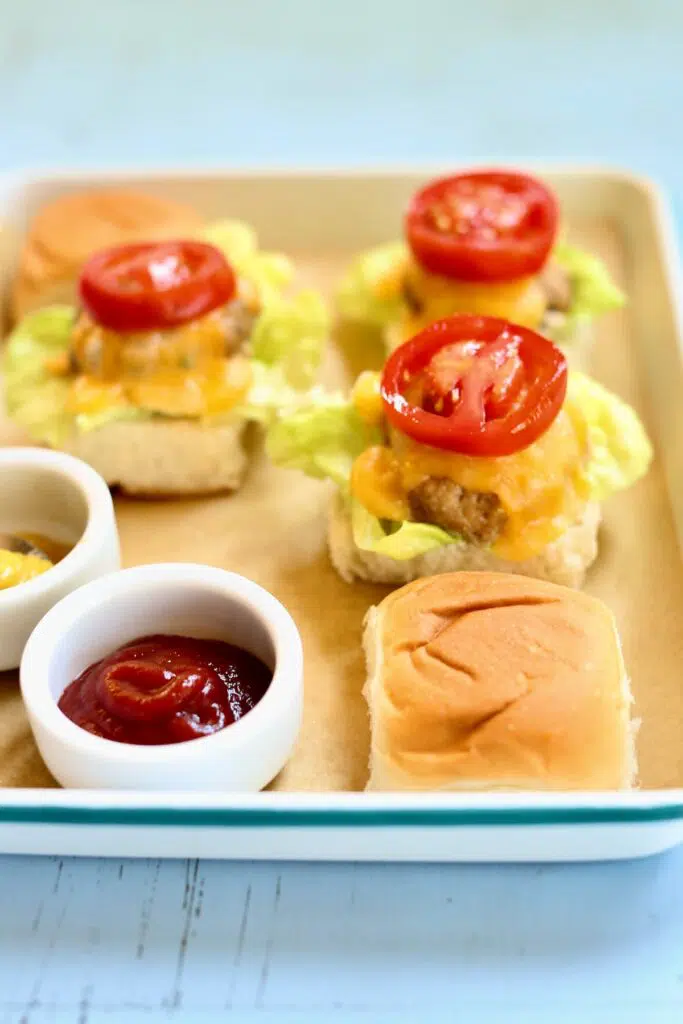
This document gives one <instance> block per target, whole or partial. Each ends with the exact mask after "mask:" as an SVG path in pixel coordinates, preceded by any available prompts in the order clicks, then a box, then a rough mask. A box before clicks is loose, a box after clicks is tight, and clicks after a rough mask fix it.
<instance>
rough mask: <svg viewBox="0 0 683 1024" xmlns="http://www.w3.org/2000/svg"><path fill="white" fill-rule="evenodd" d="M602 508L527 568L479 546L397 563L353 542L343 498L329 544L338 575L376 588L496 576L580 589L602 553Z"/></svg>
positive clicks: (452, 547) (337, 501) (334, 512)
mask: <svg viewBox="0 0 683 1024" xmlns="http://www.w3.org/2000/svg"><path fill="white" fill-rule="evenodd" d="M599 526H600V506H599V505H598V504H597V503H592V504H590V505H587V506H586V509H585V511H584V514H583V516H582V518H581V519H580V520H579V521H578V522H577V523H575V524H574V525H573V526H571V527H570V528H569V529H568V530H567V531H566V532H565V533H564V534H562V536H561V537H559V538H558V540H556V541H553V543H552V544H549V545H548V547H547V548H546V549H545V551H543V552H542V553H541V554H540V555H536V556H534V557H533V558H529V559H527V560H526V561H524V562H508V561H505V560H504V559H502V558H499V557H497V556H496V555H494V554H493V553H492V552H491V551H490V550H489V549H488V548H483V547H480V546H479V545H477V544H464V543H459V544H448V545H445V546H443V547H439V548H434V549H432V550H431V551H427V552H426V553H425V554H423V555H417V556H416V557H415V558H409V559H406V560H405V561H400V562H399V561H397V560H396V559H394V558H389V557H388V556H387V555H380V554H377V553H376V552H374V551H363V550H361V548H359V547H358V546H357V545H356V543H355V541H354V539H353V531H352V528H351V516H350V514H349V511H348V507H347V505H346V503H345V502H344V499H343V498H342V496H341V495H336V496H335V498H334V500H333V503H332V508H331V511H330V520H329V529H328V544H329V549H330V557H331V559H332V563H333V565H334V567H335V568H336V570H337V572H338V573H339V575H340V576H341V577H342V578H343V579H345V580H347V581H348V582H352V581H353V580H354V579H361V580H368V581H369V582H371V583H390V584H402V583H409V582H410V581H411V580H416V579H419V578H420V577H423V576H436V575H439V574H441V573H445V572H457V571H462V570H493V571H495V572H508V573H517V574H520V575H522V576H533V577H535V578H536V579H541V580H548V581H550V582H551V583H561V584H563V585H564V586H566V587H580V586H581V585H582V583H583V580H584V577H585V574H586V570H587V569H588V567H589V566H590V565H591V564H592V563H593V562H594V561H595V559H596V557H597V553H598V528H599Z"/></svg>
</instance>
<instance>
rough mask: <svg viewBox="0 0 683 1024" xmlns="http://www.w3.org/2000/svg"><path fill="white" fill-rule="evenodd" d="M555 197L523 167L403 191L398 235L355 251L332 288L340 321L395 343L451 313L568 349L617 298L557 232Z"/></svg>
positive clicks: (594, 264)
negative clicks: (512, 326) (482, 318)
mask: <svg viewBox="0 0 683 1024" xmlns="http://www.w3.org/2000/svg"><path fill="white" fill-rule="evenodd" d="M559 219H560V211H559V204H558V201H557V197H556V196H555V195H554V193H553V192H552V190H551V189H550V188H549V187H548V186H547V185H545V184H544V183H543V182H541V181H538V180H537V179H536V178H532V177H531V176H529V175H528V174H522V173H521V172H519V171H510V170H491V171H489V170H475V171H469V172H465V173H460V174H455V175H452V176H450V177H447V178H440V179H439V180H437V181H432V182H430V183H429V184H427V185H426V186H425V187H424V188H422V189H420V190H419V191H418V192H416V193H415V195H414V196H413V197H412V199H411V201H410V203H409V205H408V209H407V211H406V213H405V217H404V236H405V240H404V241H403V242H391V243H389V244H385V245H381V246H378V247H377V248H375V249H372V250H370V251H369V252H365V253H362V254H361V255H360V256H358V257H357V259H356V260H355V262H354V263H353V264H352V266H351V267H350V268H349V270H348V272H347V274H346V276H345V277H344V279H343V280H342V282H341V284H340V286H339V290H338V296H337V301H338V309H339V312H340V314H341V316H342V317H343V318H345V319H347V320H353V321H360V322H363V323H366V324H370V325H374V326H376V327H379V328H380V329H382V331H383V332H384V333H385V338H386V342H387V345H388V347H389V348H390V349H392V348H395V347H396V346H397V345H400V344H401V343H402V342H404V341H406V340H407V339H408V338H411V337H413V335H415V334H417V332H418V331H420V330H421V329H422V328H424V327H426V326H427V325H428V324H429V323H431V321H432V320H438V319H440V318H441V317H445V316H450V315H451V314H453V313H479V314H484V315H489V316H498V317H502V318H504V319H506V320H511V321H512V322H513V323H516V324H520V325H522V326H523V327H531V328H533V329H534V330H536V331H539V332H540V333H541V334H544V335H546V337H549V338H552V339H553V340H554V341H555V342H557V343H558V344H561V345H563V346H564V345H566V346H567V348H568V351H570V352H571V353H572V355H575V354H576V353H577V351H578V350H580V349H581V348H582V347H583V344H582V343H583V342H586V341H587V340H588V336H589V334H590V330H589V328H590V324H591V322H592V320H593V319H594V318H595V317H597V316H599V315H601V314H602V313H605V312H608V311H609V310H611V309H615V308H617V307H618V306H620V305H622V303H623V296H622V295H621V293H620V292H619V290H618V289H617V288H616V287H615V285H614V284H613V283H612V281H611V280H610V277H609V274H608V272H607V270H606V268H605V266H604V265H603V264H602V263H601V261H600V260H598V259H597V258H596V257H595V256H592V255H591V254H589V253H586V252H582V251H581V250H580V249H577V248H575V247H574V246H571V245H569V244H568V243H567V242H566V241H564V240H563V239H562V238H560V237H558V226H559Z"/></svg>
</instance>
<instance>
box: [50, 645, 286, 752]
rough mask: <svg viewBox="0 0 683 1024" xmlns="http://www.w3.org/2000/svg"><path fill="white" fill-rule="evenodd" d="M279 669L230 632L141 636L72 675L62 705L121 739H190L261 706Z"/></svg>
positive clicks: (99, 732) (85, 723)
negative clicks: (226, 637)
mask: <svg viewBox="0 0 683 1024" xmlns="http://www.w3.org/2000/svg"><path fill="white" fill-rule="evenodd" d="M272 677H273V673H272V672H271V670H270V669H269V668H268V667H267V666H266V665H265V664H264V663H263V662H262V661H261V660H260V659H259V658H257V657H255V655H253V654H250V653H249V652H248V651H245V650H242V648H241V647H236V646H235V645H234V644H228V643H224V642H223V641H222V640H195V639H192V638H190V637H185V636H165V635H155V636H146V637H142V638H141V639H139V640H133V641H132V642H131V643H129V644H126V645H125V646H123V647H119V648H118V650H116V651H114V652H113V654H110V655H109V656H108V657H106V658H103V659H102V660H101V661H98V662H95V664H94V665H91V666H90V667H89V668H87V669H86V670H85V672H82V673H81V675H80V676H79V677H78V678H77V679H75V680H74V681H73V682H72V683H70V684H69V685H68V686H67V688H66V689H65V690H64V693H63V694H62V696H61V697H60V699H59V707H60V709H61V710H62V711H63V713H64V714H65V715H66V716H67V718H70V719H71V721H72V722H75V724H76V725H79V726H80V727H81V728H82V729H86V730H87V731H88V732H91V733H93V734H94V735H95V736H102V737H104V739H109V740H116V741H117V742H118V743H133V744H142V745H148V746H149V745H155V744H161V743H182V742H183V741H185V740H193V739H197V738H199V737H201V736H208V735H210V734H211V733H214V732H218V731H219V730H220V729H224V728H225V727H226V726H229V725H232V724H233V723H234V722H236V721H237V720H238V719H240V718H242V717H243V716H244V715H246V714H247V713H248V712H249V711H251V709H252V708H254V707H255V706H256V705H257V704H258V702H259V701H260V700H261V698H262V697H263V696H264V694H265V692H266V690H267V689H268V687H269V686H270V683H271V681H272Z"/></svg>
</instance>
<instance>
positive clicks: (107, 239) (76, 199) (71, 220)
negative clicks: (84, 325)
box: [11, 188, 203, 322]
mask: <svg viewBox="0 0 683 1024" xmlns="http://www.w3.org/2000/svg"><path fill="white" fill-rule="evenodd" d="M202 224H203V220H202V218H201V217H200V216H199V214H198V213H197V212H196V211H195V210H194V209H192V207H189V206H185V205H184V204H182V203H175V202H171V201H169V200H167V199H161V198H159V197H158V196H151V195H146V194H145V193H142V192H137V191H135V190H132V189H123V188H111V189H99V190H89V191H80V192H68V193H66V194H65V195H63V196H59V198H57V199H55V200H53V201H52V202H51V203H47V204H46V205H45V206H43V207H42V209H41V210H40V211H39V212H38V214H37V215H36V217H34V219H33V221H32V223H31V224H30V226H29V230H28V233H27V235H26V237H25V239H24V244H23V247H22V250H21V253H20V255H19V263H18V267H17V274H16V277H15V280H14V286H13V290H12V296H11V313H12V317H13V319H14V321H15V322H16V321H19V320H21V319H22V318H23V317H24V316H26V314H27V313H30V312H31V311H33V310H34V309H38V308H40V307H43V306H48V305H51V304H53V303H62V302H65V303H69V304H70V303H73V302H74V301H75V298H76V282H77V280H78V276H79V273H80V270H81V267H82V266H83V264H84V263H85V261H86V260H87V259H88V257H90V256H92V254H93V253H94V252H97V251H98V250H99V249H107V248H109V247H110V246H113V245H122V244H124V243H127V242H141V241H147V242H155V241H161V240H163V239H170V238H179V237H187V236H192V235H196V233H197V231H198V230H199V229H201V227H202Z"/></svg>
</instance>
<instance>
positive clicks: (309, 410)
mask: <svg viewBox="0 0 683 1024" xmlns="http://www.w3.org/2000/svg"><path fill="white" fill-rule="evenodd" d="M307 403H308V404H307V405H306V407H304V408H300V409H298V410H296V411H294V412H292V413H291V414H290V415H287V416H283V417H282V418H281V419H279V420H278V421H277V422H276V423H275V424H274V425H273V426H272V427H271V429H270V430H269V431H268V435H267V439H266V450H267V452H268V455H269V457H270V459H271V460H272V462H274V463H275V465H278V466H285V467H287V468H289V469H298V470H300V471H301V472H303V473H306V475H307V476H311V477H315V478H316V479H319V480H324V479H329V480H333V481H334V483H335V484H337V486H338V487H340V488H341V489H342V490H343V491H347V490H348V485H349V480H350V477H351V467H352V465H353V462H354V459H355V458H356V457H357V456H358V455H360V453H361V452H362V451H364V450H365V449H366V448H368V447H369V446H370V445H372V444H376V443H378V441H379V439H380V435H379V432H378V431H377V430H375V429H373V428H372V427H369V426H367V424H366V423H364V422H363V420H362V419H361V418H360V416H359V415H358V413H357V412H356V410H355V409H354V408H353V406H352V405H351V404H350V403H349V402H348V401H347V400H346V399H344V398H342V396H341V395H325V394H324V393H322V392H317V393H315V394H313V395H310V396H309V397H308V398H307Z"/></svg>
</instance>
